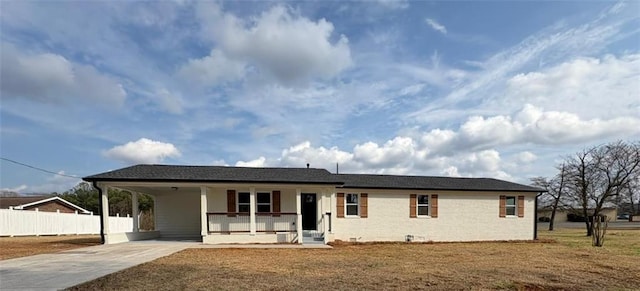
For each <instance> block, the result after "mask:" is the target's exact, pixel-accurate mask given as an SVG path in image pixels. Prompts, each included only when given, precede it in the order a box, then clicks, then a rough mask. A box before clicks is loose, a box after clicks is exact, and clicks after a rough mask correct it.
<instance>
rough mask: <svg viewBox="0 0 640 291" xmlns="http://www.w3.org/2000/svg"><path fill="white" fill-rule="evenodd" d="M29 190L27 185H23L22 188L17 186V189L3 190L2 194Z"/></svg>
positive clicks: (0, 190) (1, 190)
mask: <svg viewBox="0 0 640 291" xmlns="http://www.w3.org/2000/svg"><path fill="white" fill-rule="evenodd" d="M27 188H29V187H28V186H27V185H25V184H22V185H20V186H16V187H13V188H2V189H0V192H15V193H22V191H24V190H26V189H27Z"/></svg>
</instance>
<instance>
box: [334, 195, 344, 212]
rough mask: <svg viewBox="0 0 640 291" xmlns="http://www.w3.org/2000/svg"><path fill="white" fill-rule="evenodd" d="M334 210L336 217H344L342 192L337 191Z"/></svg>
mask: <svg viewBox="0 0 640 291" xmlns="http://www.w3.org/2000/svg"><path fill="white" fill-rule="evenodd" d="M336 212H337V213H336V216H337V217H339V218H342V217H344V193H338V194H337V195H336Z"/></svg>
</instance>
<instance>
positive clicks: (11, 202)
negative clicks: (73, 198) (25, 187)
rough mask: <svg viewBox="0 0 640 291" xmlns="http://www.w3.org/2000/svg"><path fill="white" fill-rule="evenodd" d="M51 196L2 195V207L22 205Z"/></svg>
mask: <svg viewBox="0 0 640 291" xmlns="http://www.w3.org/2000/svg"><path fill="white" fill-rule="evenodd" d="M49 197H51V196H22V197H0V208H1V209H7V208H9V207H10V206H11V207H14V206H20V205H23V204H29V203H32V202H36V201H40V200H44V199H47V198H49Z"/></svg>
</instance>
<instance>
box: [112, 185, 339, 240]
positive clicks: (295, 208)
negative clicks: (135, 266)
mask: <svg viewBox="0 0 640 291" xmlns="http://www.w3.org/2000/svg"><path fill="white" fill-rule="evenodd" d="M100 187H101V189H102V191H103V193H106V191H108V189H109V188H110V187H114V188H119V189H122V190H126V191H129V192H131V193H132V196H133V197H132V200H134V201H136V199H135V198H136V196H137V194H138V193H144V194H148V195H151V196H152V197H153V198H154V204H155V209H154V214H155V221H156V225H155V226H156V230H155V231H154V232H149V233H143V232H138V231H137V227H135V226H134V229H133V230H132V232H130V233H129V232H127V233H111V232H109V228H108V227H106V228H105V229H104V231H105V232H104V235H105V242H106V243H108V244H110V243H118V242H124V241H133V240H144V239H155V238H157V239H162V240H172V239H175V240H183V239H187V238H188V239H198V240H200V239H201V241H202V243H204V244H256V243H262V244H273V243H284V244H303V243H304V244H326V243H327V242H328V237H327V234H328V233H329V230H330V228H331V213H330V212H331V210H330V209H331V206H332V205H334V203H335V202H334V200H335V188H334V187H330V188H329V187H322V188H321V187H317V186H314V185H278V184H273V185H247V184H195V183H167V182H120V183H100ZM101 199H103V201H102V202H103V206H104V205H108V200H107V197H106V195H102V197H101ZM134 203H135V202H134ZM103 211H104V212H103V213H108V208H107V207H103Z"/></svg>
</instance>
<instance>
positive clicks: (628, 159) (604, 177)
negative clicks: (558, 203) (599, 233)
mask: <svg viewBox="0 0 640 291" xmlns="http://www.w3.org/2000/svg"><path fill="white" fill-rule="evenodd" d="M566 171H567V172H568V176H567V178H568V184H567V186H569V188H570V193H571V197H572V198H573V200H574V203H576V204H578V205H580V208H581V211H582V215H583V216H584V217H585V226H586V229H587V236H591V235H592V234H593V226H592V222H591V219H589V217H590V216H599V215H601V211H602V208H603V206H605V204H606V203H608V202H614V201H615V200H616V198H617V197H618V196H619V195H620V194H621V193H622V191H623V190H624V189H625V188H626V187H627V186H629V184H630V183H631V181H632V179H633V178H634V177H637V175H638V173H639V172H640V145H639V144H638V143H625V142H622V141H618V142H614V143H610V144H606V145H602V146H598V147H593V148H590V149H587V150H584V151H581V152H578V153H576V154H575V155H574V156H570V157H568V158H567V159H566Z"/></svg>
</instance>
